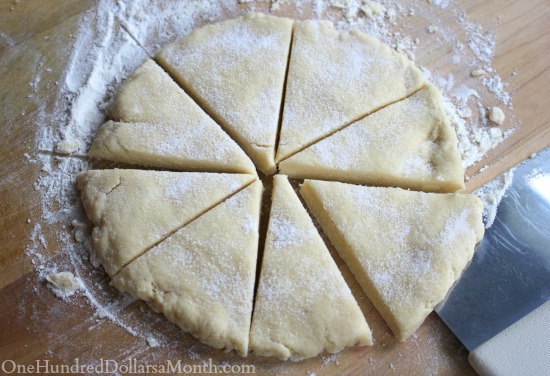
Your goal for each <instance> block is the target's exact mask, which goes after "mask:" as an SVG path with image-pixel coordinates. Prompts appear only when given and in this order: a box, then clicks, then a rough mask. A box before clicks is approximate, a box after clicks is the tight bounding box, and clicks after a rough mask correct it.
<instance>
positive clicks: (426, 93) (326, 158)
mask: <svg viewBox="0 0 550 376" xmlns="http://www.w3.org/2000/svg"><path fill="white" fill-rule="evenodd" d="M457 144H458V140H457V138H456V133H455V131H454V129H453V128H452V127H451V125H450V123H449V120H448V119H447V116H446V115H445V109H444V107H443V99H442V97H441V94H440V93H439V90H437V88H435V87H434V86H432V85H428V86H427V87H426V88H424V89H422V90H421V91H419V92H418V93H416V94H415V95H413V96H411V97H409V98H407V99H404V100H402V101H400V102H397V103H395V104H392V105H389V106H388V107H385V108H383V109H381V110H379V111H378V112H376V113H374V114H372V115H369V116H367V117H366V118H364V119H363V120H360V121H358V122H356V123H353V124H352V125H350V126H349V127H347V128H345V129H343V130H341V131H339V132H336V133H335V134H333V135H332V136H329V137H327V138H325V139H323V140H321V141H319V142H318V143H316V144H313V145H312V146H310V147H308V148H306V149H304V150H302V151H301V152H299V153H297V154H295V155H293V156H292V157H290V158H288V159H286V160H284V161H283V162H281V163H280V164H279V169H280V171H281V173H284V174H288V175H289V176H291V177H295V178H313V179H323V180H338V181H342V182H349V183H359V184H369V185H383V186H388V185H389V186H398V187H402V188H412V189H416V190H423V191H435V192H454V191H457V190H459V189H464V170H463V168H462V160H461V158H460V152H459V151H458V147H457Z"/></svg>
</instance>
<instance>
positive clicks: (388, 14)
mask: <svg viewBox="0 0 550 376" xmlns="http://www.w3.org/2000/svg"><path fill="white" fill-rule="evenodd" d="M396 17H397V13H396V11H395V9H393V8H390V9H388V10H386V18H387V19H388V21H390V23H391V22H395V18H396Z"/></svg>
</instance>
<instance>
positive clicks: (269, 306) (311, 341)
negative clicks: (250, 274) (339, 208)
mask: <svg viewBox="0 0 550 376" xmlns="http://www.w3.org/2000/svg"><path fill="white" fill-rule="evenodd" d="M371 344H372V335H371V331H370V329H369V327H368V325H367V322H366V321H365V318H364V317H363V314H362V313H361V310H360V309H359V306H358V305H357V302H356V301H355V299H354V297H353V295H352V294H351V291H350V289H349V287H348V286H347V285H346V282H345V281H344V278H343V277H342V275H341V274H340V271H339V270H338V267H337V266H336V263H335V262H334V260H333V259H332V257H331V256H330V253H329V251H328V249H327V248H326V246H325V244H324V242H323V240H322V239H321V236H320V235H319V233H318V232H317V229H316V228H315V226H314V225H313V222H312V221H311V219H310V217H309V215H308V214H307V212H306V210H305V209H304V207H303V206H302V204H301V203H300V200H299V199H298V196H297V195H296V193H295V192H294V190H293V189H292V187H291V185H290V183H289V182H288V180H287V178H286V176H282V175H278V176H275V181H274V189H273V203H272V207H271V214H270V219H269V228H268V232H267V238H266V244H265V250H264V255H263V261H262V268H261V275H260V282H259V287H258V292H257V294H256V303H255V308H254V316H253V319H252V328H251V333H250V349H251V350H252V351H253V352H254V353H255V354H258V355H265V356H275V357H277V358H279V359H282V360H285V359H288V358H292V359H303V358H309V357H313V356H316V355H318V354H319V353H321V352H323V351H328V352H331V353H334V352H338V351H341V350H342V349H343V348H344V347H346V346H353V345H371Z"/></svg>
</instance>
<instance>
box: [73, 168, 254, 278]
mask: <svg viewBox="0 0 550 376" xmlns="http://www.w3.org/2000/svg"><path fill="white" fill-rule="evenodd" d="M255 180H256V176H253V175H247V174H214V173H198V172H160V171H142V170H118V169H114V170H90V171H86V172H83V173H81V174H80V175H78V178H77V183H78V187H79V189H80V191H81V197H82V203H83V204H84V208H85V210H86V214H87V215H88V218H90V220H91V221H92V223H93V225H94V228H93V233H92V243H93V247H94V249H95V251H96V253H97V255H98V257H99V259H100V261H101V263H102V265H103V267H104V268H105V270H106V271H107V273H108V274H109V275H110V276H113V275H115V274H116V273H117V272H118V271H119V270H120V268H122V267H123V266H124V265H126V264H127V263H129V262H130V261H132V260H134V259H135V258H136V257H138V256H140V255H141V254H142V253H144V252H145V251H147V250H148V249H149V248H150V247H152V246H154V245H155V244H156V243H158V242H160V241H162V240H163V239H164V238H165V237H166V236H168V235H170V233H171V232H173V231H175V230H177V229H178V228H180V227H181V226H183V225H185V224H186V223H188V222H189V221H191V220H193V219H195V218H196V217H198V216H200V215H201V214H202V213H204V212H205V211H207V210H208V209H210V208H212V207H213V206H215V205H217V204H218V203H220V202H221V201H223V200H225V199H226V198H227V197H230V196H231V195H233V194H234V193H235V192H238V191H239V190H240V189H242V188H243V187H246V186H247V185H248V184H250V183H252V182H254V181H255Z"/></svg>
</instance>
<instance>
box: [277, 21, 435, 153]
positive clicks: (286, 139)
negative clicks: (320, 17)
mask: <svg viewBox="0 0 550 376" xmlns="http://www.w3.org/2000/svg"><path fill="white" fill-rule="evenodd" d="M288 69H289V70H288V79H287V88H286V92H285V104H284V110H283V119H282V126H281V134H280V141H279V146H278V149H277V156H276V158H275V159H276V161H277V162H280V161H283V160H285V159H287V158H288V157H290V156H291V155H293V154H295V153H297V152H298V151H300V150H302V149H303V148H305V147H307V146H309V145H311V144H313V143H315V142H317V141H319V140H320V139H322V138H324V137H326V136H328V135H329V134H331V133H333V132H335V131H337V130H339V129H341V128H343V127H344V126H346V125H348V124H350V123H352V122H354V121H356V120H358V119H359V118H361V117H363V116H365V115H367V114H369V113H371V112H373V111H375V110H377V109H379V108H380V107H383V106H385V105H388V104H390V103H393V102H395V101H398V100H401V99H403V98H405V97H407V96H409V95H411V94H412V93H414V92H415V91H417V90H419V89H420V88H421V87H422V86H423V85H424V83H425V79H424V77H423V75H422V74H421V72H420V71H419V70H418V69H417V68H416V66H415V65H414V64H413V63H412V62H411V61H410V60H408V59H407V58H406V57H404V56H402V55H400V54H399V53H397V52H395V51H394V50H392V49H391V48H390V47H389V46H387V45H385V44H382V43H381V42H379V41H378V40H377V39H374V38H372V37H369V36H367V35H365V34H363V33H361V32H359V31H357V30H352V31H349V32H339V31H336V30H334V28H333V25H332V23H330V22H328V21H303V22H297V23H296V25H295V30H294V36H293V41H292V50H291V55H290V63H289V68H288Z"/></svg>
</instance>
